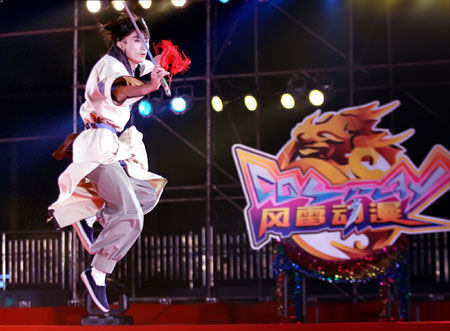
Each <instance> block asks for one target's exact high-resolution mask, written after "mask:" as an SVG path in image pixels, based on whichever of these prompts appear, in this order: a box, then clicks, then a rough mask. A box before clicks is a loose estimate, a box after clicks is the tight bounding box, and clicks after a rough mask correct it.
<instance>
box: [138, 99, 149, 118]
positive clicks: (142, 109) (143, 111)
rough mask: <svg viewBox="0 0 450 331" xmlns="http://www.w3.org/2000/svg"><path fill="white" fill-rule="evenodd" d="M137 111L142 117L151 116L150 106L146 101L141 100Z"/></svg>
mask: <svg viewBox="0 0 450 331" xmlns="http://www.w3.org/2000/svg"><path fill="white" fill-rule="evenodd" d="M138 111H139V114H140V115H141V116H142V117H149V116H150V115H151V114H152V104H151V103H150V102H149V101H148V100H147V99H144V100H141V101H140V102H139V105H138Z"/></svg>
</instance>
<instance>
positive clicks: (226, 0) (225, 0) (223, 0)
mask: <svg viewBox="0 0 450 331" xmlns="http://www.w3.org/2000/svg"><path fill="white" fill-rule="evenodd" d="M219 1H220V2H221V3H228V1H229V0H219Z"/></svg>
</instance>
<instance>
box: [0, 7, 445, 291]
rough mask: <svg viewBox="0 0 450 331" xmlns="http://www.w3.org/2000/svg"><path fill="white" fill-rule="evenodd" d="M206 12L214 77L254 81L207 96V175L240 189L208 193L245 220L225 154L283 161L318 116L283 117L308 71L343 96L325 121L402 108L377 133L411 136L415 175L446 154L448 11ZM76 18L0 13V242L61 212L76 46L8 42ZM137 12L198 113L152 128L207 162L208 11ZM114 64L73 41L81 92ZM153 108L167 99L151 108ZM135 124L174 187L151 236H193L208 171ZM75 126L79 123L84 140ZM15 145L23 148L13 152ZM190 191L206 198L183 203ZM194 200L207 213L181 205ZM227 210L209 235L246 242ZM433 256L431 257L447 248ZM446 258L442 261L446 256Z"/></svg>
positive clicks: (69, 40)
mask: <svg viewBox="0 0 450 331" xmlns="http://www.w3.org/2000/svg"><path fill="white" fill-rule="evenodd" d="M350 2H351V3H352V4H353V5H352V17H353V30H352V31H351V35H352V36H353V48H354V49H353V59H354V64H355V71H354V80H355V90H354V99H353V100H351V98H350V93H349V72H348V63H349V57H348V54H349V51H348V50H349V40H350V38H349V35H350V34H349V10H348V4H349V3H350ZM211 4H212V21H211V24H212V26H211V32H212V34H211V47H212V56H211V58H212V74H213V75H232V74H248V75H246V77H236V76H233V77H228V78H226V77H224V76H221V77H219V78H220V79H213V80H212V85H211V86H212V92H213V94H218V95H220V96H221V97H222V99H223V100H225V101H227V104H226V105H225V108H224V110H223V111H222V112H220V113H215V112H212V115H211V116H212V157H213V162H215V163H217V164H218V165H220V166H221V167H222V168H224V169H225V170H226V171H227V172H228V173H229V174H231V176H232V177H234V180H231V179H230V178H228V177H226V176H224V175H223V174H222V173H221V172H220V171H218V170H217V169H215V168H213V170H212V183H213V185H217V186H219V187H221V190H222V191H223V192H225V193H226V194H227V195H229V196H231V197H233V201H234V202H235V203H237V204H238V205H239V206H240V207H244V206H245V200H244V198H243V194H242V190H241V188H240V187H239V185H236V181H237V173H236V169H235V166H234V163H233V160H232V155H231V146H232V145H233V144H236V143H241V144H245V145H248V146H251V147H255V148H259V149H261V150H262V151H265V152H267V153H271V154H276V153H277V152H278V150H279V149H280V148H281V147H282V146H283V145H284V143H285V142H286V141H287V140H288V139H289V137H290V130H291V129H292V128H293V127H294V126H295V125H296V124H297V123H298V122H300V121H302V119H303V118H304V117H305V116H306V115H308V114H311V113H312V112H314V111H315V108H314V107H312V106H311V105H308V104H307V103H299V104H298V106H297V107H296V109H294V110H291V111H286V110H282V108H281V106H280V104H279V97H280V95H281V93H283V92H284V91H285V90H286V86H287V82H288V80H289V78H290V77H291V75H293V74H294V73H299V74H300V75H303V74H304V72H305V71H306V72H307V73H309V75H310V76H311V77H312V78H317V79H319V78H324V77H331V78H332V79H333V80H334V83H335V88H336V90H337V92H336V96H335V97H334V99H333V100H331V101H330V102H329V103H327V104H326V105H324V106H323V107H321V109H322V110H323V111H332V110H333V111H337V110H339V109H342V108H345V107H348V106H350V105H352V103H353V104H354V105H358V104H364V103H367V102H370V101H373V100H378V101H380V103H381V104H385V103H388V102H390V101H392V100H400V101H401V106H400V107H399V108H398V109H397V110H395V112H394V113H391V114H389V115H387V116H386V117H385V118H384V119H383V120H382V122H381V123H380V125H379V127H381V128H388V129H390V130H391V133H392V134H396V133H400V132H403V131H405V130H406V129H409V128H414V129H415V130H416V133H415V135H414V136H413V137H411V138H410V139H409V140H408V141H406V142H405V143H404V144H403V146H404V147H405V148H406V150H407V154H408V156H409V157H410V158H411V159H412V161H413V162H414V163H415V164H416V165H417V166H419V165H420V164H421V162H422V161H423V159H424V158H425V156H426V155H427V154H428V152H429V151H430V150H431V148H432V146H433V145H435V144H442V145H443V146H445V147H446V148H447V149H450V139H449V134H448V132H449V130H450V120H449V117H450V101H449V100H450V98H449V87H450V40H449V39H450V32H449V27H450V25H449V21H450V19H449V1H446V0H442V1H437V0H434V1H431V0H430V1H427V0H397V1H390V0H379V1H371V0H353V1H344V0H302V1H299V0H268V1H256V0H248V1H245V0H230V2H229V3H228V4H226V5H224V4H221V3H219V2H218V1H211ZM255 6H257V24H256V31H257V36H258V45H257V46H258V47H257V49H256V51H257V52H256V55H257V57H256V58H257V59H258V64H259V65H258V67H257V68H255V61H254V60H255V52H254V51H255V44H254V31H255V30H254V26H255V20H254V14H255ZM73 8H74V3H73V2H72V1H44V2H31V1H13V0H3V1H0V63H1V69H0V72H1V74H0V110H1V116H2V120H1V122H0V183H1V185H2V186H1V190H0V231H11V230H13V231H17V230H18V231H23V232H27V231H31V230H51V229H52V228H51V226H50V225H47V224H46V216H47V215H46V213H47V206H48V205H49V204H51V203H52V202H53V201H55V200H56V198H57V195H58V189H57V177H58V175H59V174H60V173H61V172H62V171H63V170H64V169H65V167H66V166H67V165H68V162H67V161H63V162H57V161H56V160H54V159H52V158H51V153H52V152H53V150H54V149H55V148H56V147H57V146H58V145H59V144H60V143H61V142H62V140H63V139H64V137H65V135H67V134H69V133H71V132H72V125H73V119H72V116H73V115H72V79H73V76H72V71H73V66H72V63H73V33H72V32H59V33H53V34H37V35H29V36H11V35H9V34H8V33H12V32H20V31H31V30H42V29H52V28H63V27H71V26H73ZM79 8H80V12H79V16H80V18H79V25H80V26H90V25H96V24H98V23H106V22H108V21H110V20H112V19H114V18H115V17H117V15H118V14H117V12H115V11H114V10H113V9H112V8H107V9H105V10H104V11H102V12H100V13H98V14H96V15H94V14H91V13H88V12H87V10H86V7H85V3H84V1H80V2H79ZM134 8H135V9H134V11H135V13H137V14H138V15H142V16H143V17H144V18H145V19H146V21H147V23H148V25H149V28H150V32H151V38H152V41H154V42H158V41H159V40H161V39H170V40H172V41H173V43H174V44H176V45H179V46H180V48H181V49H182V50H183V51H184V52H185V53H186V54H187V56H189V57H190V58H191V59H192V66H191V68H190V70H189V71H188V72H187V73H186V74H185V75H179V76H177V77H175V78H176V79H175V81H174V82H173V85H172V90H173V91H175V90H176V88H177V87H184V86H192V87H193V91H194V103H193V105H192V108H191V109H190V110H189V111H188V112H186V113H185V114H184V115H178V116H177V115H174V114H172V113H171V112H170V111H164V112H160V113H158V114H157V116H158V117H159V118H160V119H161V120H162V121H164V123H166V125H168V126H170V127H171V128H172V129H173V130H175V131H176V132H177V133H178V134H179V135H181V136H182V137H183V138H184V139H186V140H187V141H188V142H190V143H192V144H193V145H194V146H196V147H197V148H198V149H199V150H200V151H201V152H203V153H206V116H205V114H206V106H205V104H206V101H205V93H206V88H205V80H204V77H203V76H204V75H205V73H206V45H207V43H206V10H205V2H204V1H195V2H191V3H190V4H189V5H188V6H187V7H185V8H182V9H174V8H172V7H171V5H170V3H169V1H168V0H167V1H166V0H164V1H153V6H152V8H151V10H149V11H144V10H142V9H140V8H139V7H134ZM389 36H390V38H389ZM330 46H331V47H330ZM106 51H107V45H105V43H104V42H103V41H102V39H101V38H100V36H99V34H98V32H97V31H96V30H88V31H80V32H79V49H78V59H79V70H78V82H79V84H84V83H85V82H86V80H87V77H88V74H89V71H90V69H91V68H92V66H93V65H94V64H95V62H96V61H97V60H98V59H99V58H100V57H101V56H102V55H103V54H105V53H106ZM389 54H391V56H390V55H389ZM389 62H391V63H392V66H391V67H390V68H389V66H387V65H388V64H389ZM255 71H259V72H262V73H266V74H264V75H262V76H260V77H259V79H258V80H256V79H255V77H254V76H253V77H252V73H254V72H255ZM302 72H303V73H302ZM268 73H272V74H268ZM390 74H391V75H392V76H391V80H390V78H389V77H390V76H389V75H390ZM184 78H186V80H183V79H184ZM248 92H251V93H255V95H257V96H258V97H259V108H258V110H257V111H256V112H248V111H247V110H245V108H244V106H243V104H242V100H240V98H241V96H242V95H243V94H244V93H248ZM157 96H159V92H155V93H153V94H152V97H157ZM78 99H79V100H78V105H80V104H81V102H82V101H83V90H82V89H79V90H78ZM133 121H134V124H135V125H136V126H137V128H138V129H139V130H140V131H141V132H143V133H144V137H145V143H146V146H147V150H148V154H149V158H150V169H151V171H153V172H155V173H158V174H160V175H162V176H164V177H166V178H168V180H169V184H168V189H167V190H166V191H165V192H164V194H163V196H162V200H161V202H160V204H159V205H158V206H157V207H156V208H155V210H154V211H153V212H152V213H151V214H150V215H147V216H146V226H145V227H144V233H146V234H154V235H161V234H163V235H165V234H168V235H172V234H179V233H187V232H189V231H194V233H199V232H200V231H199V229H200V228H201V227H202V226H204V225H205V220H206V209H205V201H204V200H202V199H201V198H204V197H205V190H204V189H203V188H202V185H205V183H206V161H205V159H204V158H202V157H201V156H199V155H198V154H197V153H195V152H193V151H192V149H190V148H189V147H188V146H187V145H186V144H185V143H184V142H183V141H182V140H181V139H179V138H178V137H176V136H175V135H174V134H172V133H170V132H169V131H168V130H167V129H166V128H165V127H164V126H162V125H161V124H160V123H159V122H158V121H157V120H156V119H155V118H152V117H150V118H141V117H140V116H139V115H138V114H136V115H135V116H134V118H133ZM80 122H81V121H80V118H79V117H78V130H81V123H80ZM258 132H259V137H258ZM29 137H34V138H30V139H28V138H29ZM10 138H23V139H21V141H17V139H16V140H15V141H14V142H11V140H10ZM258 138H259V139H258ZM258 141H259V145H258ZM186 185H195V186H200V188H199V189H189V190H186V189H179V188H180V186H186ZM194 197H197V198H200V199H199V201H184V202H181V201H180V200H183V199H184V198H194ZM219 197H220V195H219V194H218V193H215V192H214V191H213V201H212V212H211V216H212V219H211V221H212V225H213V227H214V229H215V231H216V232H217V233H227V234H230V235H233V234H240V233H243V232H245V225H244V219H243V215H242V212H240V211H239V210H238V209H237V208H235V207H234V206H232V205H231V204H230V203H229V202H228V201H225V200H223V199H222V200H220V199H218V198H219ZM449 197H450V194H449V193H446V194H445V195H444V196H443V197H441V198H440V199H439V201H437V202H435V203H434V204H433V206H431V207H430V208H429V209H428V210H427V211H426V214H429V215H433V216H437V217H441V218H446V219H450V216H449V212H448V205H449V203H450V201H449V200H450V199H449ZM417 237H419V236H417ZM424 238H425V243H424ZM439 238H440V240H441V243H442V244H443V246H442V247H444V243H445V245H446V238H447V236H445V240H444V237H442V236H441V237H439ZM414 240H416V239H414ZM432 240H433V237H431V236H430V237H421V239H420V242H419V239H417V241H414V242H416V243H417V245H425V246H426V245H427V243H426V242H428V243H430V244H429V246H428V247H429V248H430V252H431V247H432V246H431V241H432ZM435 244H436V247H437V246H438V244H439V241H437V242H436V243H435ZM418 247H419V246H418ZM420 247H422V248H423V247H424V246H420ZM445 247H446V249H447V251H448V245H447V246H445ZM427 254H428V253H427ZM430 254H431V253H430ZM428 261H430V259H429V260H428ZM420 266H422V267H423V269H424V270H425V267H426V270H429V271H427V273H428V278H426V277H425V278H421V279H419V278H418V281H417V283H416V285H418V286H416V290H418V291H433V290H435V289H436V290H437V289H441V290H442V288H439V287H437V286H435V287H433V286H434V285H432V284H431V283H432V278H433V275H432V271H431V269H429V266H430V263H428V264H427V262H426V260H425V259H422V260H420ZM271 284H272V281H271ZM446 285H447V287H448V283H447V284H446ZM317 288H318V289H320V288H321V285H320V284H319V285H318V286H317ZM375 291H376V290H375Z"/></svg>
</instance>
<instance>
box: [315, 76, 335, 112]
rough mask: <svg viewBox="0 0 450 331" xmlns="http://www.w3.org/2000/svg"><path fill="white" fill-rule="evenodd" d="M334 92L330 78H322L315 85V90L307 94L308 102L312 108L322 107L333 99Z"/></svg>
mask: <svg viewBox="0 0 450 331" xmlns="http://www.w3.org/2000/svg"><path fill="white" fill-rule="evenodd" d="M335 92H336V91H335V88H334V82H333V79H332V78H331V77H326V78H323V79H321V80H319V82H318V83H316V84H315V88H314V89H312V90H311V92H310V93H309V96H308V97H309V102H310V103H311V104H312V105H313V106H322V105H323V104H325V103H328V102H330V101H331V100H332V99H333V98H334V96H335V94H336V93H335Z"/></svg>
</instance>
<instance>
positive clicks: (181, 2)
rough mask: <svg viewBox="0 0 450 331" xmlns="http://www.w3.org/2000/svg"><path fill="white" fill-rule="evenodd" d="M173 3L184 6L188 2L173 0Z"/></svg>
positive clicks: (176, 5)
mask: <svg viewBox="0 0 450 331" xmlns="http://www.w3.org/2000/svg"><path fill="white" fill-rule="evenodd" d="M171 1H172V5H174V6H175V7H183V6H184V5H185V4H186V0H171Z"/></svg>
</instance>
